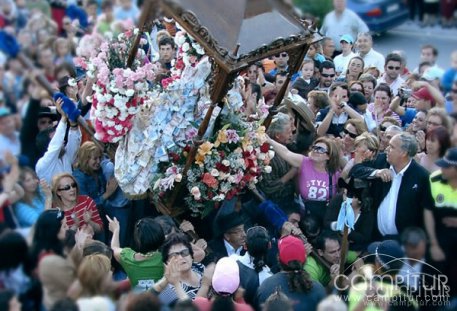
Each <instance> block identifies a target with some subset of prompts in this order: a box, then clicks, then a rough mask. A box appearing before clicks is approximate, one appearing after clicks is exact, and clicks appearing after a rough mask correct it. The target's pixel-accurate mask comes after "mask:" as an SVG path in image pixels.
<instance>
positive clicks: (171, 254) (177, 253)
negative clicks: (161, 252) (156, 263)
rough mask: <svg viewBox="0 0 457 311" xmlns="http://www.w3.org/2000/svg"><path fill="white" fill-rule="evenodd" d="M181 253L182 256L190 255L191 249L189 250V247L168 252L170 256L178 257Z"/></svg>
mask: <svg viewBox="0 0 457 311" xmlns="http://www.w3.org/2000/svg"><path fill="white" fill-rule="evenodd" d="M179 255H181V257H186V256H189V255H190V251H189V249H188V248H185V249H183V250H182V251H179V252H173V253H170V254H168V257H170V258H173V257H178V256H179Z"/></svg>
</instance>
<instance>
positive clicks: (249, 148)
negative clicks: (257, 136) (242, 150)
mask: <svg viewBox="0 0 457 311" xmlns="http://www.w3.org/2000/svg"><path fill="white" fill-rule="evenodd" d="M246 150H247V151H248V152H252V151H253V150H254V147H252V145H249V146H248V147H247V148H246Z"/></svg>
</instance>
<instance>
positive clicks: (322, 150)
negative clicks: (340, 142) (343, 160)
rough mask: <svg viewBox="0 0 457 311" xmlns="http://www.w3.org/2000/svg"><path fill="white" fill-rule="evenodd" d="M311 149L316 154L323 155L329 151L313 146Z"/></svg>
mask: <svg viewBox="0 0 457 311" xmlns="http://www.w3.org/2000/svg"><path fill="white" fill-rule="evenodd" d="M311 149H312V150H313V151H314V152H316V153H321V154H326V153H328V150H327V149H325V148H324V147H321V146H313V147H312V148H311Z"/></svg>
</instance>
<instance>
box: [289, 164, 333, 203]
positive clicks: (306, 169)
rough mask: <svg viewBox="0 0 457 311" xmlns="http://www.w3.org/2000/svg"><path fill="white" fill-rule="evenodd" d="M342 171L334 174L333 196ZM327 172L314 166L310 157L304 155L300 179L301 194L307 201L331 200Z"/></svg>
mask: <svg viewBox="0 0 457 311" xmlns="http://www.w3.org/2000/svg"><path fill="white" fill-rule="evenodd" d="M339 177H340V172H336V173H335V174H333V175H332V192H333V194H332V196H334V195H335V194H336V189H337V184H338V178H339ZM329 181H330V180H329V174H328V173H327V172H319V171H317V170H316V169H315V168H314V167H313V163H312V162H311V160H310V158H308V157H304V158H303V161H302V163H301V167H300V177H299V179H298V182H299V186H300V194H301V196H302V198H303V200H305V201H309V200H311V201H329V200H330V189H329V188H330V183H329Z"/></svg>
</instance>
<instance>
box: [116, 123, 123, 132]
mask: <svg viewBox="0 0 457 311" xmlns="http://www.w3.org/2000/svg"><path fill="white" fill-rule="evenodd" d="M114 128H115V129H116V131H122V130H123V129H124V127H123V126H122V125H120V124H116V125H115V126H114Z"/></svg>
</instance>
